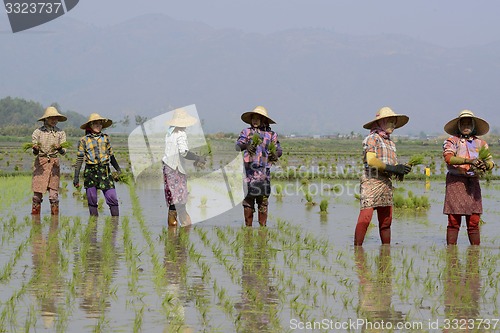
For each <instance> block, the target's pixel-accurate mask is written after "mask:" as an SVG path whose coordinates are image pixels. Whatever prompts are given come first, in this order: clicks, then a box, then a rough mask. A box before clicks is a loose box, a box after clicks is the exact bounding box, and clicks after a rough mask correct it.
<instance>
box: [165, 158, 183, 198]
mask: <svg viewBox="0 0 500 333" xmlns="http://www.w3.org/2000/svg"><path fill="white" fill-rule="evenodd" d="M163 182H164V185H165V187H164V189H165V200H166V202H167V205H169V206H170V205H176V204H183V205H185V204H186V203H187V198H188V188H187V177H186V175H185V174H183V173H180V172H179V170H174V169H172V168H171V167H169V166H167V165H165V164H164V165H163Z"/></svg>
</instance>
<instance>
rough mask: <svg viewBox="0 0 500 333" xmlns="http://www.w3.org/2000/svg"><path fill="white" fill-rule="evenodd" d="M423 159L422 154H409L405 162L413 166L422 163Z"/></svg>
mask: <svg viewBox="0 0 500 333" xmlns="http://www.w3.org/2000/svg"><path fill="white" fill-rule="evenodd" d="M424 160H425V156H424V155H423V154H416V155H413V156H411V157H410V159H409V160H408V162H407V163H406V164H408V165H409V166H412V167H413V166H416V165H419V164H424Z"/></svg>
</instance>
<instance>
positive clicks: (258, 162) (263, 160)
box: [236, 127, 283, 182]
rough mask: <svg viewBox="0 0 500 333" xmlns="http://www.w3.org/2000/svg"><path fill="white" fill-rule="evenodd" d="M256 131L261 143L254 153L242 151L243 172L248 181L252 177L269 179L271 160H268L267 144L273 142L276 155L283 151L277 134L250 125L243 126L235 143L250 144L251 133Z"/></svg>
mask: <svg viewBox="0 0 500 333" xmlns="http://www.w3.org/2000/svg"><path fill="white" fill-rule="evenodd" d="M255 133H257V134H259V136H260V140H261V143H260V145H258V146H257V147H256V152H255V154H254V155H250V153H249V152H248V151H247V150H245V151H244V152H243V161H244V162H245V173H246V176H247V178H246V181H247V182H249V181H251V180H252V179H261V178H266V179H267V180H270V178H271V164H272V163H271V162H269V161H268V157H269V153H270V151H269V145H270V144H271V142H272V143H274V145H275V146H276V155H277V156H278V157H280V156H281V155H282V153H283V151H282V149H281V145H280V142H279V140H278V134H277V133H276V132H274V131H265V130H260V129H255V128H252V127H248V128H245V129H243V130H242V131H241V133H240V136H239V137H238V140H236V144H251V143H252V138H253V135H254V134H255Z"/></svg>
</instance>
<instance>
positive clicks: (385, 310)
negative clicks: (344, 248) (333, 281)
mask: <svg viewBox="0 0 500 333" xmlns="http://www.w3.org/2000/svg"><path fill="white" fill-rule="evenodd" d="M355 260H356V268H357V272H358V278H359V289H358V295H359V309H358V316H359V318H364V319H366V321H367V324H366V326H365V327H364V329H363V330H362V331H363V332H382V331H383V330H381V329H380V324H381V323H382V322H384V323H388V322H391V323H392V324H393V325H392V326H393V327H395V326H396V325H397V323H398V322H402V321H403V314H402V312H400V311H396V310H395V309H394V308H393V306H392V294H393V290H392V277H393V272H394V269H393V268H392V259H391V248H390V246H389V245H381V246H380V250H379V254H378V256H375V257H374V259H373V262H374V264H375V268H376V271H375V272H373V271H372V268H371V265H370V263H369V261H368V257H367V255H366V253H365V251H364V249H363V248H362V247H361V246H357V247H356V248H355Z"/></svg>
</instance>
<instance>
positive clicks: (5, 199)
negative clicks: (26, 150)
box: [0, 176, 500, 332]
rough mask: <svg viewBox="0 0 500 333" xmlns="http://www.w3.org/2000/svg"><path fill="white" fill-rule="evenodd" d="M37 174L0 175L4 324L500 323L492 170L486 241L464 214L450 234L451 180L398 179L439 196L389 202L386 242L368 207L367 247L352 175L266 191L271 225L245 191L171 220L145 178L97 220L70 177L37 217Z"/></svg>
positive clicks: (386, 327)
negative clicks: (358, 226)
mask: <svg viewBox="0 0 500 333" xmlns="http://www.w3.org/2000/svg"><path fill="white" fill-rule="evenodd" d="M30 181H31V178H30V177H26V176H19V177H9V178H2V180H1V183H0V209H1V214H0V231H1V245H0V286H1V288H0V332H391V331H394V332H498V331H500V323H499V318H500V315H499V285H498V281H499V278H500V268H499V263H500V262H499V260H500V196H499V193H500V182H498V181H491V182H490V183H489V184H485V183H484V184H483V185H482V188H483V205H484V214H483V216H482V218H483V220H484V222H485V223H484V224H483V225H482V226H481V237H482V239H481V246H479V247H477V246H476V247H471V246H469V245H468V240H467V235H466V231H465V228H462V230H461V232H460V237H459V241H458V243H459V244H458V246H454V247H451V248H447V246H446V245H445V233H446V217H445V216H444V215H443V214H442V201H443V198H444V182H443V181H431V182H428V183H426V182H425V181H408V182H406V181H405V182H402V183H401V182H399V183H396V186H397V187H398V188H399V190H398V192H399V193H403V194H405V195H406V194H407V193H408V191H411V192H412V193H414V195H425V196H427V197H428V199H429V202H430V204H431V206H430V208H429V209H428V210H417V209H410V210H408V209H406V210H395V213H394V214H395V219H394V221H393V227H392V245H391V246H381V245H380V241H379V237H378V230H377V228H376V223H377V222H376V219H375V218H374V219H373V223H374V227H373V228H370V229H369V232H368V234H367V237H366V240H365V244H364V246H363V247H362V248H358V249H355V248H354V247H353V245H352V240H353V232H354V226H355V223H356V219H357V215H358V212H359V203H358V201H357V200H356V199H355V197H354V193H356V186H357V181H353V180H350V181H349V180H345V181H323V182H322V183H314V182H311V183H309V184H308V186H312V187H311V188H313V189H320V190H319V191H316V192H317V193H315V192H314V191H311V193H313V201H314V202H316V203H317V204H312V205H306V200H305V198H304V195H303V194H300V193H299V192H297V193H288V194H285V195H284V196H283V197H282V198H278V197H277V196H276V195H275V196H273V197H271V199H270V218H269V222H268V227H267V228H260V227H258V223H257V222H256V221H255V222H254V227H253V228H244V227H243V212H242V208H241V207H240V206H239V205H237V206H236V207H234V208H233V209H231V210H229V211H227V212H225V213H223V214H221V215H218V216H216V217H213V218H211V219H208V220H206V221H204V222H201V223H197V224H195V225H193V226H191V227H189V228H179V229H167V228H165V225H166V212H167V208H166V206H165V202H164V196H163V192H162V191H161V189H158V188H156V187H155V186H150V185H148V184H145V183H141V184H137V185H132V186H127V185H124V184H118V185H117V192H118V197H119V200H120V210H121V211H120V213H121V216H120V217H119V218H117V219H114V218H111V216H109V215H110V214H109V211H108V208H107V206H106V205H105V204H104V206H105V207H103V209H102V210H101V212H100V216H99V217H98V218H97V219H89V217H88V211H87V207H86V206H85V202H84V201H83V200H82V199H81V195H79V194H78V193H73V189H72V188H71V186H69V185H67V182H63V188H67V189H66V190H65V191H64V190H63V193H62V194H61V214H60V216H59V217H58V218H53V217H51V216H50V210H49V205H48V199H45V201H44V202H43V204H42V214H41V218H40V219H39V220H37V219H33V218H32V217H31V215H30V214H29V213H30V205H31V203H30V200H31V192H30ZM277 183H278V182H275V183H274V184H277ZM280 184H282V185H283V186H286V185H287V184H288V185H291V188H293V187H294V186H295V187H300V186H301V185H304V184H300V185H299V184H297V183H293V182H289V183H280ZM332 187H336V188H337V189H338V190H337V191H331V190H325V191H323V190H321V189H324V188H332ZM100 197H101V198H102V195H101V194H100ZM322 199H327V202H328V207H327V213H326V214H320V213H319V212H320V208H319V202H320V201H321V200H322ZM102 204H103V202H102V201H101V205H102ZM211 204H213V203H212V201H211V199H210V198H207V200H206V204H205V205H200V202H193V201H191V202H190V203H189V204H188V211H189V212H191V213H192V214H193V215H196V214H200V216H202V215H203V214H204V213H203V210H210V209H211ZM208 215H210V214H209V213H208Z"/></svg>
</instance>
